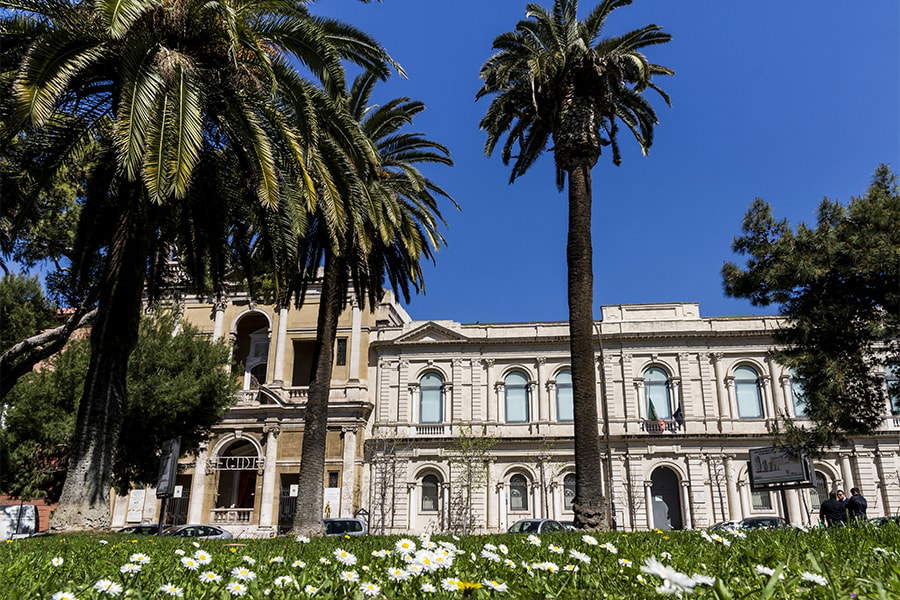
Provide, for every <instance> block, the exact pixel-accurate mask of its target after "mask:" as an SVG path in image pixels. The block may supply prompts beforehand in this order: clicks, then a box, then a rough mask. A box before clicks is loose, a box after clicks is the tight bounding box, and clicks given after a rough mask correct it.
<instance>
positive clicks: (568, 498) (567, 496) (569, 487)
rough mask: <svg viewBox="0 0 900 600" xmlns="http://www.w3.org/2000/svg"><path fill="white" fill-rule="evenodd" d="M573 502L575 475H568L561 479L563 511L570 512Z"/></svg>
mask: <svg viewBox="0 0 900 600" xmlns="http://www.w3.org/2000/svg"><path fill="white" fill-rule="evenodd" d="M574 501H575V473H569V474H568V475H566V476H565V477H564V478H563V510H572V502H574Z"/></svg>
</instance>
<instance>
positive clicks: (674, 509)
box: [650, 467, 684, 531]
mask: <svg viewBox="0 0 900 600" xmlns="http://www.w3.org/2000/svg"><path fill="white" fill-rule="evenodd" d="M650 482H651V484H652V485H651V488H650V497H651V499H652V501H653V505H652V507H651V508H650V510H652V511H653V526H654V527H655V528H656V529H662V530H663V531H667V530H670V529H684V524H683V522H682V520H681V490H680V489H679V488H680V487H681V486H680V484H679V481H678V474H677V473H675V471H673V470H672V469H670V468H669V467H657V468H656V469H654V470H653V473H652V474H651V475H650Z"/></svg>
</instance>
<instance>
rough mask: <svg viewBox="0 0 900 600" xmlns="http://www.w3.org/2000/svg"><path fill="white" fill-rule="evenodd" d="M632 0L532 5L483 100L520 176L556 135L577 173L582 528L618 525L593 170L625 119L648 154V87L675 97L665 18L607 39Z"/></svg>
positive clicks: (488, 67) (574, 346) (560, 159)
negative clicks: (667, 87)
mask: <svg viewBox="0 0 900 600" xmlns="http://www.w3.org/2000/svg"><path fill="white" fill-rule="evenodd" d="M627 4H631V0H603V1H602V2H600V3H599V4H598V5H597V6H596V7H594V8H593V10H591V11H590V13H589V14H588V15H587V16H586V17H585V19H583V20H579V19H578V16H577V12H578V1H577V0H555V2H554V3H553V11H552V12H548V11H547V10H545V9H544V8H543V7H541V6H539V5H537V4H529V5H528V7H527V9H526V13H525V14H526V19H525V20H522V21H519V23H518V24H517V25H516V29H515V31H512V32H508V33H504V34H502V35H500V36H499V37H498V38H497V39H496V40H494V50H496V52H495V54H493V55H492V56H491V57H490V58H489V59H488V60H487V61H486V62H485V63H484V65H483V66H482V68H481V78H482V80H483V85H482V87H481V89H480V90H479V91H478V93H477V96H476V98H482V97H484V96H488V95H493V98H492V100H491V104H490V106H489V107H488V110H487V112H486V113H485V115H484V118H482V120H481V128H482V129H484V130H485V131H486V132H487V143H486V145H485V152H486V153H487V154H488V155H490V154H492V153H493V152H494V149H495V148H496V146H497V144H498V143H499V142H500V140H501V139H502V138H504V137H505V138H506V140H505V142H504V144H503V148H502V151H501V158H502V159H503V162H504V164H509V163H510V161H512V163H513V164H512V173H511V175H510V183H511V182H513V181H515V179H516V178H517V177H519V176H520V175H522V174H524V173H525V172H526V171H527V170H528V169H529V168H530V167H531V166H532V165H533V164H534V162H535V161H536V160H537V159H538V157H539V156H540V155H541V154H543V152H544V150H545V149H546V148H547V145H548V143H551V138H552V150H553V156H554V159H555V161H556V183H557V186H558V187H559V188H560V190H562V188H563V186H564V184H565V183H566V180H567V179H568V187H569V233H568V244H567V247H566V257H567V262H568V287H569V291H568V295H569V338H570V352H571V359H572V388H573V396H574V400H573V402H574V412H575V465H576V491H575V503H574V510H575V521H576V523H577V524H578V525H579V526H581V527H589V528H599V527H604V526H606V525H608V518H609V517H608V511H607V509H606V503H605V500H604V498H603V490H602V487H601V469H600V439H599V436H598V432H597V423H598V418H597V390H596V384H595V371H594V364H593V359H594V346H593V324H594V321H593V314H592V311H593V267H592V264H591V252H592V250H591V168H592V167H593V166H594V165H595V164H596V162H597V159H598V158H599V156H600V154H601V152H602V150H603V148H605V147H608V148H609V149H610V151H611V154H612V160H613V163H614V164H616V165H618V164H619V163H620V161H621V156H620V153H619V145H618V141H617V134H618V127H619V122H621V123H624V124H625V126H626V127H627V128H628V129H629V130H630V131H631V133H632V134H633V135H634V137H635V139H636V140H637V142H638V144H640V146H641V150H642V151H643V152H644V153H645V154H646V152H647V150H648V149H649V148H650V145H651V143H652V142H653V128H654V125H656V123H657V118H656V113H655V112H654V110H653V107H652V106H651V105H650V104H649V103H648V102H647V101H646V100H645V99H644V97H643V96H642V95H641V93H642V92H643V91H644V90H646V89H647V88H651V89H653V90H655V91H656V92H658V93H659V94H660V95H661V96H662V98H663V100H665V101H666V103H668V102H669V98H668V96H667V95H666V94H665V92H663V91H662V90H661V89H659V88H658V87H657V86H656V85H655V84H654V83H653V81H652V78H653V76H654V75H671V74H673V72H672V71H670V70H669V69H667V68H665V67H662V66H660V65H655V64H652V63H650V62H649V61H648V60H647V58H646V57H645V56H644V55H643V54H642V53H641V52H640V51H641V49H643V48H645V47H647V46H651V45H654V44H662V43H665V42H668V41H669V40H670V39H671V36H670V35H669V34H667V33H663V32H662V31H661V28H660V27H658V26H656V25H647V26H646V27H642V28H640V29H636V30H634V31H631V32H628V33H626V34H624V35H621V36H618V37H611V38H603V39H600V37H599V36H600V33H601V29H602V27H603V25H604V23H605V22H606V19H607V17H608V16H609V15H610V13H612V11H613V10H615V9H616V8H619V7H621V6H625V5H627Z"/></svg>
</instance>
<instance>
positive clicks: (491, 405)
mask: <svg viewBox="0 0 900 600" xmlns="http://www.w3.org/2000/svg"><path fill="white" fill-rule="evenodd" d="M481 364H483V365H484V368H485V371H486V372H487V374H486V383H487V388H486V389H485V392H484V398H485V400H484V402H485V407H484V411H485V419H486V420H487V421H488V422H489V423H495V422H496V421H497V403H496V400H495V399H494V393H493V390H494V359H493V358H483V359H481Z"/></svg>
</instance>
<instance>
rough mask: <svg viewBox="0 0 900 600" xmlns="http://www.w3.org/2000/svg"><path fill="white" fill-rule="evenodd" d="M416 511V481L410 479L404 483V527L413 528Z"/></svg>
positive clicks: (409, 529)
mask: <svg viewBox="0 0 900 600" xmlns="http://www.w3.org/2000/svg"><path fill="white" fill-rule="evenodd" d="M415 512H416V483H415V482H414V481H411V482H409V483H407V484H406V529H407V531H412V530H413V525H414V524H415Z"/></svg>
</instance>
